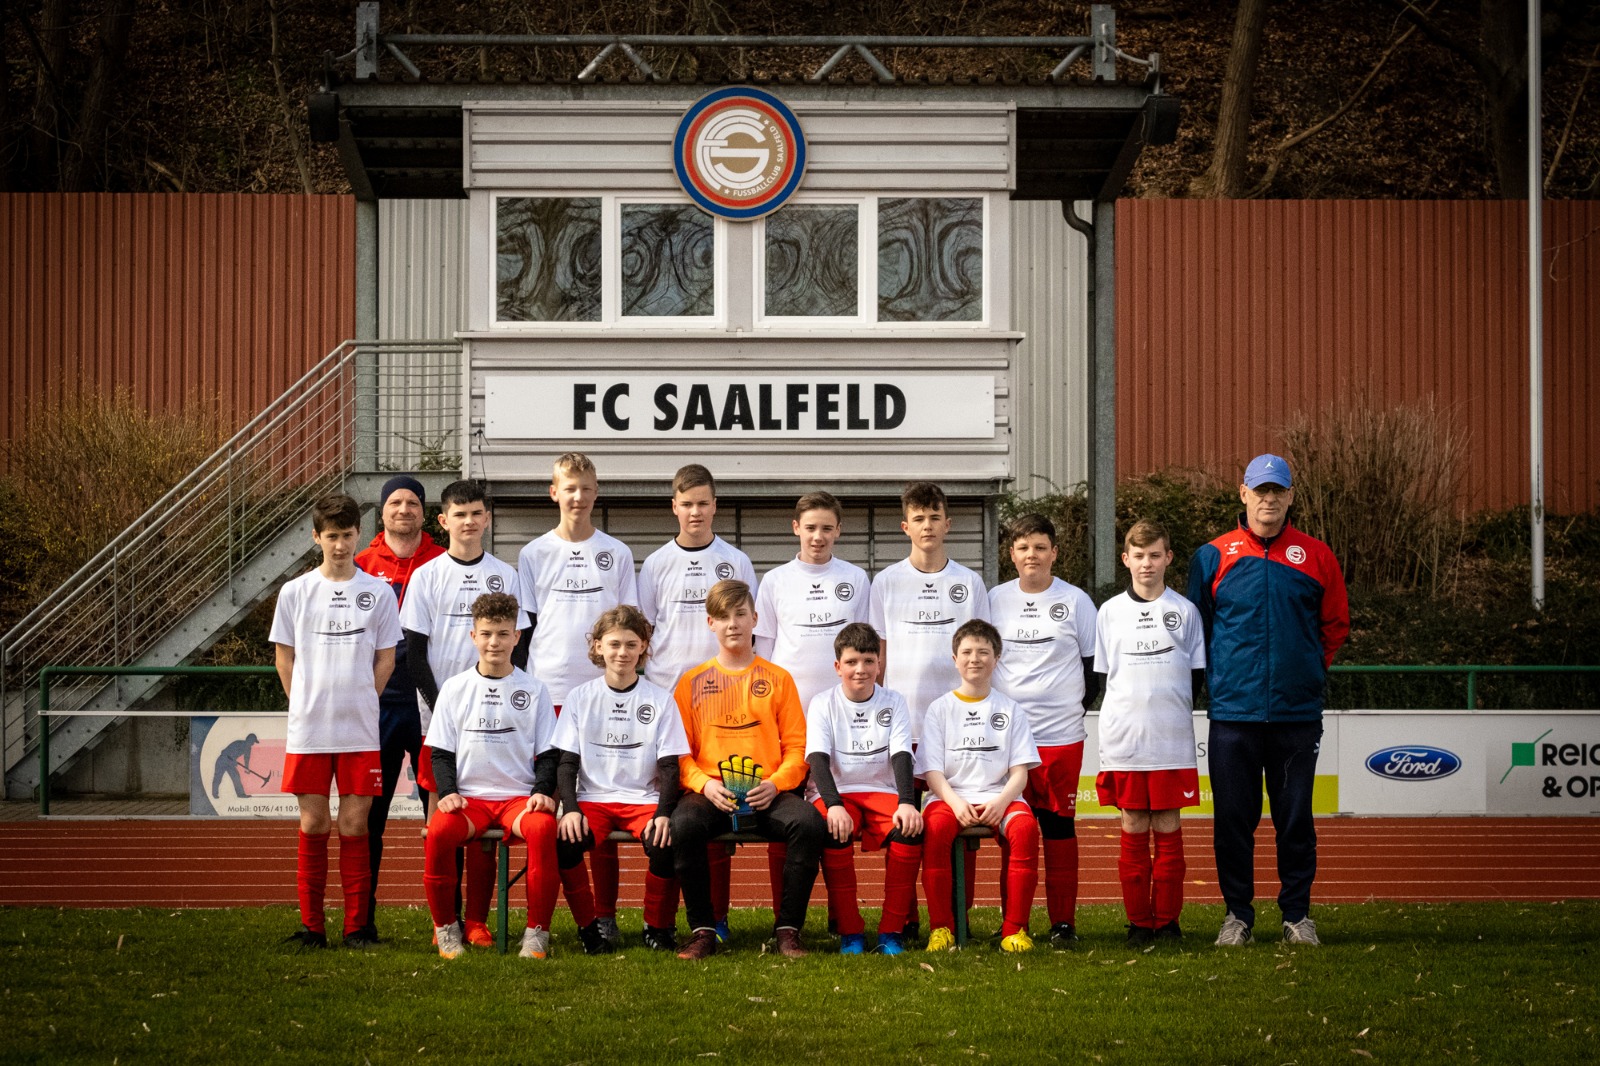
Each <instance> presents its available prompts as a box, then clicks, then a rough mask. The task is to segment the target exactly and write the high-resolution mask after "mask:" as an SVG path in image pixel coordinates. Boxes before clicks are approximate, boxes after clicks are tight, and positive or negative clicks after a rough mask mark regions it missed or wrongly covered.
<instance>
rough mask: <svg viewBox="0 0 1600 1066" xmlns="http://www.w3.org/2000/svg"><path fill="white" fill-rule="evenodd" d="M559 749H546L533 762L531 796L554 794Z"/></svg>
mask: <svg viewBox="0 0 1600 1066" xmlns="http://www.w3.org/2000/svg"><path fill="white" fill-rule="evenodd" d="M560 752H561V749H560V748H547V749H545V750H544V751H541V752H540V753H539V755H538V757H537V758H535V759H534V760H533V794H534V795H535V796H554V795H555V794H556V768H557V767H558V766H559V765H560Z"/></svg>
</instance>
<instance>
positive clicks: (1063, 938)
mask: <svg viewBox="0 0 1600 1066" xmlns="http://www.w3.org/2000/svg"><path fill="white" fill-rule="evenodd" d="M1077 942H1078V931H1077V930H1076V929H1074V928H1073V927H1072V923H1071V922H1057V923H1056V924H1055V925H1052V926H1051V927H1050V946H1051V947H1053V948H1058V949H1059V948H1070V947H1072V946H1073V945H1074V944H1076V943H1077Z"/></svg>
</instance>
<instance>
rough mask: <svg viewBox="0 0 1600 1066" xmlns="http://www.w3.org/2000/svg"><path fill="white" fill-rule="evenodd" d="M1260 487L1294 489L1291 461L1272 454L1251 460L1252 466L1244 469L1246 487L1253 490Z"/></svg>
mask: <svg viewBox="0 0 1600 1066" xmlns="http://www.w3.org/2000/svg"><path fill="white" fill-rule="evenodd" d="M1258 485H1282V486H1283V487H1284V488H1286V489H1287V488H1291V487H1293V485H1294V475H1293V474H1291V473H1290V472H1289V460H1287V459H1285V458H1284V457H1283V456H1281V455H1273V454H1271V453H1270V452H1269V453H1268V454H1266V455H1258V456H1256V457H1255V458H1254V459H1252V460H1250V465H1249V466H1247V467H1245V468H1244V487H1245V488H1247V489H1253V488H1255V487H1256V486H1258Z"/></svg>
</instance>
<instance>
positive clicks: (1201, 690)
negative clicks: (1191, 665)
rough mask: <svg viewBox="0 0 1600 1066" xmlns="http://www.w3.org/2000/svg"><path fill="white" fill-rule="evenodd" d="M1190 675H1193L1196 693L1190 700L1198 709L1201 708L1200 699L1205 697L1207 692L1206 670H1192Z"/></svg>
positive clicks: (1193, 693)
mask: <svg viewBox="0 0 1600 1066" xmlns="http://www.w3.org/2000/svg"><path fill="white" fill-rule="evenodd" d="M1189 673H1190V674H1192V675H1193V685H1194V691H1193V692H1192V693H1191V695H1190V700H1191V701H1192V702H1193V703H1194V705H1195V706H1196V707H1198V706H1200V697H1201V696H1203V695H1205V691H1206V672H1205V670H1204V669H1200V670H1191V671H1189Z"/></svg>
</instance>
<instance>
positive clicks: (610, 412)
mask: <svg viewBox="0 0 1600 1066" xmlns="http://www.w3.org/2000/svg"><path fill="white" fill-rule="evenodd" d="M626 395H628V385H627V382H619V383H618V384H616V385H613V386H611V387H610V388H609V389H607V390H606V398H605V399H604V400H603V401H601V404H600V416H601V417H602V418H604V419H605V420H606V425H607V426H608V427H609V428H611V429H614V430H616V431H617V432H619V433H620V432H623V431H624V430H626V429H627V428H628V420H627V419H626V418H624V417H623V416H622V415H619V414H617V401H618V400H620V399H622V398H623V397H624V396H626Z"/></svg>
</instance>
